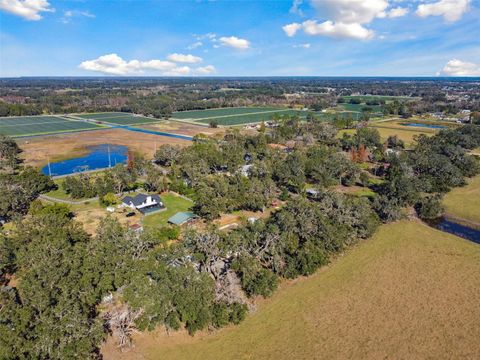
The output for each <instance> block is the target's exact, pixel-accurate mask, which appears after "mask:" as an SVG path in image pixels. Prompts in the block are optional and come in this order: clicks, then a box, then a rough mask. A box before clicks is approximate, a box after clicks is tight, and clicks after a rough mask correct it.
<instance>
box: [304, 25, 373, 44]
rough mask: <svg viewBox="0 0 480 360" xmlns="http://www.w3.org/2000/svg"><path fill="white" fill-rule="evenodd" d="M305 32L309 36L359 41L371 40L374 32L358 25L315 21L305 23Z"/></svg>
mask: <svg viewBox="0 0 480 360" xmlns="http://www.w3.org/2000/svg"><path fill="white" fill-rule="evenodd" d="M303 31H305V34H307V35H324V36H330V37H334V38H350V39H358V40H367V39H371V38H372V37H373V36H374V32H373V31H372V30H369V29H367V28H365V27H363V26H362V25H360V24H358V23H341V22H337V23H334V22H332V21H330V20H328V21H325V22H323V23H321V24H318V23H317V22H316V21H314V20H307V21H305V22H304V23H303Z"/></svg>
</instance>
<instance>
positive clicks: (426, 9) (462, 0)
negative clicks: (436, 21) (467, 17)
mask: <svg viewBox="0 0 480 360" xmlns="http://www.w3.org/2000/svg"><path fill="white" fill-rule="evenodd" d="M469 5H470V0H440V1H437V2H434V3H428V4H420V5H418V7H417V11H416V14H417V15H418V16H420V17H422V18H424V17H427V16H443V18H444V19H445V21H447V22H455V21H457V20H460V18H461V17H462V15H463V14H464V13H466V12H467V10H468V9H469Z"/></svg>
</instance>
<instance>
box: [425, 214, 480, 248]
mask: <svg viewBox="0 0 480 360" xmlns="http://www.w3.org/2000/svg"><path fill="white" fill-rule="evenodd" d="M433 226H434V227H436V228H437V229H439V230H442V231H445V232H447V233H450V234H453V235H457V236H460V237H462V238H464V239H467V240H470V241H473V242H474V243H477V244H480V230H476V229H473V228H470V227H468V226H464V225H460V224H457V223H455V222H453V221H450V220H447V219H443V220H441V221H440V222H438V223H436V224H434V225H433Z"/></svg>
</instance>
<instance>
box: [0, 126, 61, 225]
mask: <svg viewBox="0 0 480 360" xmlns="http://www.w3.org/2000/svg"><path fill="white" fill-rule="evenodd" d="M20 153H21V150H20V149H19V148H18V145H17V143H16V142H15V141H14V140H12V139H10V138H7V137H5V136H2V135H0V189H1V196H0V219H3V220H4V221H5V220H9V219H11V218H13V217H15V216H16V215H23V214H26V212H27V211H28V208H29V206H30V203H31V202H32V201H33V200H35V199H36V198H37V197H38V195H39V194H41V193H42V192H47V191H50V190H51V189H53V188H54V187H55V184H54V183H53V181H52V180H51V179H50V178H49V177H47V176H45V175H43V174H42V173H41V172H40V171H39V170H37V169H35V168H32V167H28V166H23V165H22V161H21V159H20V157H19V155H20Z"/></svg>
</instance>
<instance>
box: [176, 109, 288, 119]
mask: <svg viewBox="0 0 480 360" xmlns="http://www.w3.org/2000/svg"><path fill="white" fill-rule="evenodd" d="M276 110H277V111H282V110H288V109H285V108H278V107H232V108H219V109H208V110H191V111H176V112H174V113H173V114H172V118H173V119H180V120H192V121H196V120H200V119H206V118H216V117H220V116H226V115H242V114H252V113H260V112H267V111H276Z"/></svg>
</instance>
